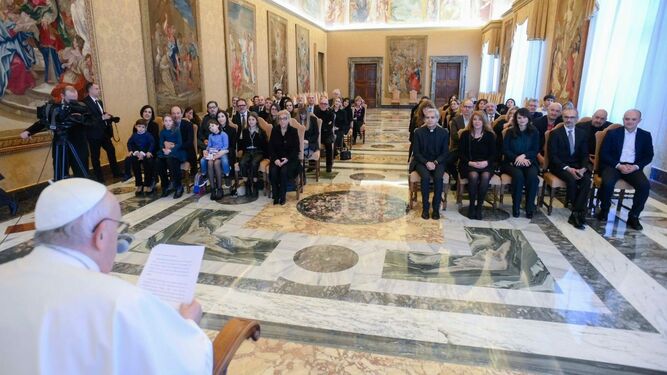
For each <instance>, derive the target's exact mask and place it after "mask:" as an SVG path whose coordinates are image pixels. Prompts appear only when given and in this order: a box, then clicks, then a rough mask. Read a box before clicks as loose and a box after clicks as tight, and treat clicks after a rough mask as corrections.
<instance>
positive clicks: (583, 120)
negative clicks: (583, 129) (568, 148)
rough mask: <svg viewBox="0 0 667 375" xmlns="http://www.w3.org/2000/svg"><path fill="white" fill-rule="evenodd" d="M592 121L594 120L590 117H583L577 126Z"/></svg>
mask: <svg viewBox="0 0 667 375" xmlns="http://www.w3.org/2000/svg"><path fill="white" fill-rule="evenodd" d="M591 120H592V118H590V117H582V118H580V119H579V120H578V121H577V124H580V123H582V122H586V121H591Z"/></svg>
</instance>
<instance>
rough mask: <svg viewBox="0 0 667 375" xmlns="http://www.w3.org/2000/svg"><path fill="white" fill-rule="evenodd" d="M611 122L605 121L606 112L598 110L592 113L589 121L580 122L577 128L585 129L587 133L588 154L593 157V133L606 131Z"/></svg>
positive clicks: (594, 145) (594, 143)
mask: <svg viewBox="0 0 667 375" xmlns="http://www.w3.org/2000/svg"><path fill="white" fill-rule="evenodd" d="M609 125H611V122H609V121H607V111H605V110H604V109H598V110H597V111H595V113H593V117H591V119H590V120H589V121H584V122H580V123H578V124H577V126H579V127H582V128H584V129H586V131H587V132H588V152H590V153H591V155H593V156H595V147H596V146H597V145H596V140H595V133H597V132H599V131H602V130H605V129H607V127H609Z"/></svg>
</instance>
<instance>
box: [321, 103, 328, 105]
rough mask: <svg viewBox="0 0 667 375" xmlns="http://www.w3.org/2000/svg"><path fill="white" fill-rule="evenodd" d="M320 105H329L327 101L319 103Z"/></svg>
mask: <svg viewBox="0 0 667 375" xmlns="http://www.w3.org/2000/svg"><path fill="white" fill-rule="evenodd" d="M320 105H329V103H320Z"/></svg>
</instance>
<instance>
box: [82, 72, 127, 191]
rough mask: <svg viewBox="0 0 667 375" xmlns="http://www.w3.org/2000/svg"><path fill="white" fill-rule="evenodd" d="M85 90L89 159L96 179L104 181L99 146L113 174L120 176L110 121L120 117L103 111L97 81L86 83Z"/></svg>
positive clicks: (115, 120) (116, 120)
mask: <svg viewBox="0 0 667 375" xmlns="http://www.w3.org/2000/svg"><path fill="white" fill-rule="evenodd" d="M86 92H88V96H86V97H85V98H84V99H83V102H84V103H85V104H86V106H87V107H88V110H89V111H90V114H91V115H90V116H89V117H88V126H87V127H86V138H88V145H89V146H90V161H91V162H92V164H93V171H94V172H95V178H96V179H97V181H99V182H101V183H104V176H103V175H102V167H100V147H101V148H103V149H104V151H106V153H107V158H108V159H109V165H110V166H111V173H113V176H114V177H121V176H122V173H121V172H120V169H118V163H117V162H116V149H115V148H114V147H113V143H112V142H111V138H112V137H113V128H112V125H111V123H112V122H118V121H120V119H119V118H118V117H113V116H112V115H110V114H108V113H107V112H105V111H104V105H103V104H102V101H101V100H100V99H99V96H100V86H99V85H98V84H97V83H94V82H89V83H87V84H86Z"/></svg>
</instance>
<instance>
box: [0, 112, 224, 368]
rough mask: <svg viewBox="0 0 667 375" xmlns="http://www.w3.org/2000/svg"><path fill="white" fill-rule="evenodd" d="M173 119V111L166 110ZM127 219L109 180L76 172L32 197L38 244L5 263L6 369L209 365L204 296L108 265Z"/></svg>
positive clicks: (0, 313)
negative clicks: (161, 287)
mask: <svg viewBox="0 0 667 375" xmlns="http://www.w3.org/2000/svg"><path fill="white" fill-rule="evenodd" d="M170 121H171V119H170ZM124 227H127V224H126V223H124V222H123V221H122V217H121V210H120V205H119V204H118V200H117V199H116V198H115V197H114V195H113V194H112V193H110V192H109V191H107V187H106V186H104V185H102V184H99V183H97V182H94V181H91V180H88V179H83V178H70V179H65V180H61V181H57V182H55V183H54V184H52V185H49V186H47V187H46V188H45V189H44V190H43V191H42V193H41V194H40V196H39V198H38V199H37V205H36V207H35V229H36V232H35V235H34V242H35V245H36V246H35V248H34V250H32V252H30V253H29V254H28V255H26V256H24V257H22V258H19V259H15V260H13V261H11V262H8V263H5V264H2V265H0V280H2V282H0V295H2V296H3V298H4V299H5V301H4V304H3V308H2V309H1V310H0V331H1V332H2V335H0V346H1V347H2V351H0V363H2V373H3V374H211V373H212V371H213V368H212V367H213V350H212V345H211V340H210V339H209V338H208V337H207V335H206V334H205V333H204V332H203V331H202V330H201V329H200V328H199V327H198V323H199V321H200V320H201V317H202V308H201V305H200V304H199V303H198V302H197V301H196V300H193V301H192V302H191V303H190V304H188V305H184V304H183V305H181V306H180V308H178V309H174V308H173V307H172V306H170V305H168V304H167V303H165V302H164V301H162V300H161V299H159V298H158V297H156V296H155V295H153V294H151V293H149V292H147V291H145V290H143V289H140V288H138V287H137V286H135V285H133V284H132V283H129V282H127V281H125V280H123V279H121V278H119V277H114V276H111V275H109V273H110V272H111V271H112V268H113V265H114V259H115V257H116V253H117V252H122V251H125V250H127V247H128V244H127V242H126V241H124V243H121V242H120V241H119V240H118V233H119V232H121V231H122V230H123V228H124Z"/></svg>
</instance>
